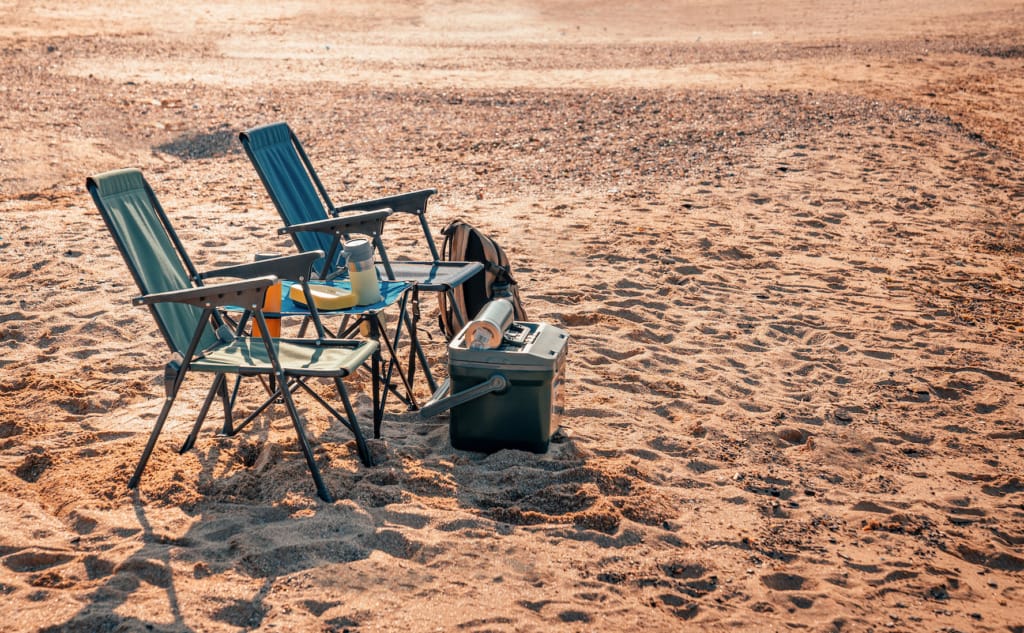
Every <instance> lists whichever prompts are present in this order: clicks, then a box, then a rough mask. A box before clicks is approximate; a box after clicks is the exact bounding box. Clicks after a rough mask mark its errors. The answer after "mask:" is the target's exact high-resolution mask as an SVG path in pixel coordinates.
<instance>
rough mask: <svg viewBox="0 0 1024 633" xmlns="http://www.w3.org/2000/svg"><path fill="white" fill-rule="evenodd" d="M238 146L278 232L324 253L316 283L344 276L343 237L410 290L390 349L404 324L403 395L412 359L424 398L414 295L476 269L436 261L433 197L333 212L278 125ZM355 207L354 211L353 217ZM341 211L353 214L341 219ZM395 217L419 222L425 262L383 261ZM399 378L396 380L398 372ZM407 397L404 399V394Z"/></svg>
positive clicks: (296, 146)
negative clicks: (362, 240) (354, 239)
mask: <svg viewBox="0 0 1024 633" xmlns="http://www.w3.org/2000/svg"><path fill="white" fill-rule="evenodd" d="M239 139H240V140H241V143H242V147H243V148H244V149H245V152H246V155H247V156H248V157H249V160H250V161H251V162H252V164H253V167H255V169H256V172H257V174H258V175H259V177H260V181H261V182H262V183H263V186H264V188H265V189H266V190H267V193H268V194H269V195H270V198H271V201H272V202H273V203H274V207H275V208H276V209H277V211H278V214H279V215H280V217H281V219H282V221H283V222H284V225H285V226H284V227H283V228H281V229H279V230H278V233H279V234H282V235H284V234H287V235H290V236H291V237H292V240H293V241H294V243H295V245H296V247H298V249H299V250H300V251H310V250H322V251H324V252H325V253H326V256H325V257H324V258H323V259H321V260H318V262H317V268H318V270H319V277H320V279H323V280H334V279H343V278H344V277H345V275H346V270H345V265H344V258H343V256H342V243H343V241H344V240H345V239H347V238H348V237H349V236H350V235H353V234H359V235H365V236H367V237H369V238H370V239H371V240H372V241H373V244H374V246H375V247H376V250H377V253H378V255H379V256H380V258H381V260H382V262H381V266H380V268H381V269H382V272H383V274H384V276H386V278H387V279H388V280H405V281H409V282H413V283H414V284H415V285H414V287H413V289H412V294H413V299H412V303H413V306H412V316H411V318H408V317H407V316H406V315H403V316H402V318H401V319H399V322H398V329H397V330H396V334H395V336H394V345H395V346H397V345H398V339H399V338H400V336H401V332H402V330H401V328H402V326H403V322H404V325H405V326H406V327H407V329H408V331H409V336H410V355H409V359H408V363H407V367H406V369H407V371H406V373H405V374H404V376H405V380H404V381H403V382H405V383H406V387H407V389H409V388H411V384H412V383H413V377H414V375H415V371H416V360H417V359H418V360H419V363H420V366H421V367H422V368H423V374H424V376H425V377H426V380H427V384H428V386H429V388H430V391H431V392H434V391H435V390H436V389H437V385H436V383H435V381H434V377H433V374H432V373H431V371H430V366H429V364H428V363H427V359H426V356H425V354H424V353H423V349H422V347H421V346H420V344H419V339H418V336H417V333H416V323H417V321H418V318H419V291H420V290H424V291H428V292H447V293H453V292H454V288H457V287H458V286H460V285H461V284H463V283H464V282H465V281H466V280H468V279H470V278H471V277H473V276H474V275H476V274H477V273H478V272H479V271H480V270H482V268H483V266H482V264H480V263H479V262H446V261H440V259H439V256H438V253H437V248H436V246H435V245H434V241H433V237H432V236H431V235H430V228H429V225H428V224H427V221H426V218H425V216H424V213H425V210H426V203H427V198H429V197H430V195H432V194H433V193H435V192H434V190H432V189H425V190H423V191H418V192H413V193H409V194H402V195H398V196H392V197H389V198H381V199H379V200H374V201H367V202H362V203H354V204H353V205H346V207H339V208H335V207H334V206H333V204H332V203H331V200H330V197H329V196H328V194H327V190H326V189H325V188H324V186H323V183H322V182H321V181H320V178H319V177H318V176H317V174H316V171H315V170H314V169H313V165H312V163H311V162H310V160H309V157H308V156H307V155H306V152H305V150H303V148H302V145H301V143H299V140H298V138H297V137H296V136H295V135H294V134H293V133H292V131H291V129H290V128H289V127H288V125H287V124H286V123H274V124H271V125H264V126H260V127H255V128H252V129H250V130H247V131H245V132H242V133H241V134H240V135H239ZM370 207H373V208H372V209H371V208H370ZM357 208H358V209H359V210H360V211H362V212H354V211H355V210H356V209H357ZM342 209H345V210H351V211H353V212H350V213H344V214H342V213H340V211H341V210H342ZM399 212H406V213H412V214H414V215H416V216H417V217H418V218H419V219H420V225H421V227H422V229H423V231H424V235H425V238H426V241H427V244H428V246H429V248H430V251H431V254H432V257H433V259H432V261H430V262H404V261H403V262H392V261H391V259H390V258H389V257H388V255H387V249H386V248H385V246H384V242H383V240H382V239H381V233H382V231H383V230H384V224H385V221H386V220H387V219H388V218H389V217H390V216H391V215H392V214H393V213H399ZM452 296H454V295H452ZM459 318H462V315H459ZM463 320H464V319H463ZM389 352H390V350H389ZM391 358H392V360H393V361H395V362H397V357H396V356H395V355H393V354H392V356H391ZM400 375H403V374H401V372H400ZM408 393H410V394H411V391H409V392H408ZM407 404H409V405H410V406H411V407H412V408H416V407H417V405H416V402H415V400H414V399H413V398H412V397H411V395H410V398H409V402H407Z"/></svg>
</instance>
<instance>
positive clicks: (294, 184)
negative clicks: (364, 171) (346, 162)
mask: <svg viewBox="0 0 1024 633" xmlns="http://www.w3.org/2000/svg"><path fill="white" fill-rule="evenodd" d="M238 138H239V140H241V141H242V147H243V148H245V153H246V155H248V156H249V160H250V161H252V164H253V167H255V168H256V173H257V174H259V176H260V180H261V181H263V186H264V188H265V189H266V190H267V193H268V194H270V199H271V200H272V201H273V202H274V207H276V208H277V212H278V214H279V215H280V216H281V220H283V221H284V223H285V226H292V225H295V224H303V223H305V222H314V221H316V220H326V219H327V218H328V210H329V209H331V208H332V205H331V200H330V198H329V197H328V196H327V191H326V189H324V186H323V184H322V183H321V182H320V178H319V177H318V176H317V175H316V171H315V170H314V169H313V165H312V164H311V163H310V161H309V157H308V156H307V155H306V152H305V150H303V149H302V145H301V144H300V143H299V139H298V138H296V136H295V134H293V133H292V130H291V128H289V127H288V124H287V123H283V122H281V123H271V124H269V125H262V126H259V127H254V128H252V129H250V130H246V131H245V132H242V133H241V134H239V135H238ZM292 239H293V240H294V241H295V245H296V246H297V247H298V248H299V250H301V251H313V250H321V251H324V252H325V253H329V252H330V250H331V240H332V237H331V235H329V234H325V233H313V232H301V233H295V234H293V235H292ZM322 265H323V264H322V262H317V264H316V265H315V266H314V267H315V268H316V269H317V270H319V269H320V268H321V267H322ZM336 265H337V261H335V262H331V265H330V266H329V267H328V269H329V270H333V269H334V268H335V266H336Z"/></svg>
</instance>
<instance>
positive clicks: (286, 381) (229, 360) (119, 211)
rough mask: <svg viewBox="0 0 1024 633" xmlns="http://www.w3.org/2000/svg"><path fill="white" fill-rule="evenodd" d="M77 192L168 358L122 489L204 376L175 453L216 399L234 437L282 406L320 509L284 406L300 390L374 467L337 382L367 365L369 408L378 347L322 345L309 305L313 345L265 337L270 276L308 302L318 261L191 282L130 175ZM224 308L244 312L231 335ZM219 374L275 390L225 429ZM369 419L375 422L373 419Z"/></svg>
mask: <svg viewBox="0 0 1024 633" xmlns="http://www.w3.org/2000/svg"><path fill="white" fill-rule="evenodd" d="M86 187H87V189H88V190H89V193H90V194H91V195H92V198H93V201H94V202H95V203H96V207H97V208H98V209H99V211H100V215H101V216H102V217H103V220H104V222H105V223H106V225H107V228H108V229H109V230H110V233H111V235H112V236H113V238H114V241H115V243H116V244H117V247H118V250H120V251H121V254H122V256H123V257H124V260H125V263H126V264H127V265H128V268H129V270H130V271H131V274H132V277H133V278H134V279H135V282H136V284H137V285H138V287H139V290H140V291H141V292H142V296H141V297H137V298H135V299H133V300H132V303H133V304H134V305H147V306H149V308H150V311H151V312H152V314H153V317H154V318H155V319H156V321H157V325H158V327H159V328H160V332H161V334H162V335H163V337H164V340H165V341H166V342H167V345H168V347H170V350H171V352H172V354H174V355H175V357H174V360H172V361H171V362H169V363H168V364H167V366H166V368H165V372H164V385H165V389H166V398H165V400H164V405H163V408H162V409H161V411H160V415H159V416H158V418H157V421H156V424H155V425H154V427H153V431H152V433H151V434H150V436H149V441H148V442H147V443H146V448H145V450H144V451H143V453H142V457H141V459H140V460H139V463H138V465H137V466H136V468H135V472H134V474H133V475H132V477H131V479H130V480H129V482H128V486H129V487H131V488H134V487H136V486H137V485H138V483H139V480H140V478H141V477H142V472H143V470H144V469H145V467H146V462H147V461H148V460H149V457H150V454H151V453H152V451H153V448H154V446H155V444H156V440H157V437H158V436H159V435H160V431H161V430H162V428H163V425H164V423H165V421H166V420H167V416H168V415H169V414H170V411H171V407H172V406H173V404H174V400H175V398H176V397H177V394H178V391H179V389H180V388H181V385H182V383H183V382H184V380H185V376H186V374H187V373H188V372H189V371H196V372H206V373H213V374H214V380H213V384H212V385H211V386H210V389H209V391H208V393H207V395H206V399H205V400H204V402H203V405H202V408H201V409H200V411H199V416H198V418H197V419H196V421H195V424H194V425H193V427H192V430H191V432H190V433H189V435H188V438H187V439H186V440H185V443H184V444H183V445H182V447H181V451H180V452H182V453H184V452H185V451H187V450H189V449H190V448H191V447H192V446H193V445H194V443H195V441H196V438H197V436H198V434H199V430H200V428H201V426H202V423H203V421H204V420H205V418H206V415H207V413H208V411H209V409H210V406H211V404H212V403H213V400H214V398H215V397H217V396H218V395H219V396H220V398H221V401H222V403H223V406H224V424H223V428H222V433H223V434H224V435H234V434H236V433H237V432H238V431H240V430H241V429H242V428H244V427H245V426H246V425H248V424H249V423H250V422H251V421H252V420H253V419H254V418H255V417H256V416H257V415H259V414H260V413H262V412H263V411H264V410H265V409H266V408H267V407H269V406H270V405H271V404H273V403H275V402H277V401H281V402H283V403H284V405H285V408H286V409H287V410H288V414H289V416H290V417H291V420H292V425H293V426H294V427H295V433H296V435H297V437H298V442H299V447H300V449H301V450H302V453H303V455H304V456H305V458H306V464H307V465H308V467H309V471H310V473H311V474H312V477H313V482H314V484H315V486H316V492H317V495H318V496H319V497H320V498H321V499H323V500H324V501H328V502H330V501H332V500H333V499H332V496H331V493H330V491H329V490H328V489H327V487H326V485H325V484H324V482H323V478H322V477H321V475H320V469H319V467H318V466H317V463H316V460H315V459H314V457H313V452H312V449H311V448H310V444H309V440H308V439H307V437H306V432H305V428H304V426H303V423H302V421H301V419H300V418H299V414H298V412H297V410H296V408H295V402H294V400H293V398H292V393H293V392H295V391H297V390H299V389H301V390H303V391H306V392H307V393H309V394H310V395H312V396H313V398H314V399H315V400H317V401H318V402H319V403H320V404H321V405H322V406H323V407H324V408H325V409H326V410H327V411H328V412H329V413H330V414H331V415H332V416H334V417H336V418H337V419H338V420H339V421H340V422H341V423H342V424H344V425H345V426H346V427H347V428H348V429H349V430H350V431H351V432H352V435H353V436H354V437H355V441H356V449H357V452H358V454H359V457H360V459H361V460H362V462H363V463H364V464H365V465H367V466H371V465H373V458H372V456H371V454H370V451H369V448H368V447H367V445H366V440H365V439H364V437H363V434H362V431H361V430H360V428H359V421H358V419H357V418H356V413H355V410H354V409H353V407H352V404H351V401H350V400H349V397H348V392H347V391H346V389H345V385H344V384H343V382H342V379H343V378H345V377H346V376H349V375H350V374H352V373H353V372H355V371H356V369H358V368H359V367H360V366H362V365H363V364H364V363H365V362H366V361H367V360H370V361H371V363H372V365H373V368H372V373H373V392H374V398H373V399H374V405H375V409H376V408H377V403H378V401H379V397H378V393H379V391H380V388H381V387H380V383H379V381H378V377H379V367H380V349H379V347H378V345H377V343H376V342H374V341H370V340H345V339H334V338H326V337H325V336H324V330H323V325H322V324H321V322H320V317H319V315H318V313H317V311H316V307H315V306H311V318H312V320H313V322H314V325H315V327H316V330H317V337H316V338H315V339H313V338H305V339H285V338H274V339H272V338H271V337H270V335H269V334H268V331H269V330H268V327H267V322H266V319H265V316H264V314H263V310H262V305H263V300H264V296H265V294H266V290H267V288H268V287H270V286H271V285H273V284H274V283H276V282H277V281H278V279H279V277H284V278H289V279H295V280H297V281H298V283H301V284H302V285H303V287H304V289H305V291H306V292H307V295H308V293H309V285H308V280H309V275H310V271H311V268H312V265H313V262H314V261H315V260H316V259H317V258H319V257H321V256H322V253H320V252H311V253H300V254H298V255H293V256H289V257H281V258H276V259H272V260H265V261H260V262H254V263H251V264H243V265H240V266H232V267H229V268H223V269H220V270H218V271H211V272H209V273H205V274H202V275H200V274H199V273H198V272H197V271H196V269H195V267H194V266H193V264H192V262H191V260H190V259H189V257H188V255H187V254H186V253H185V250H184V247H183V246H182V243H181V241H180V240H179V239H178V236H177V234H176V233H175V231H174V229H173V228H172V226H171V224H170V221H169V219H168V218H167V215H166V213H165V212H164V210H163V208H162V207H161V206H160V203H159V201H158V200H157V198H156V195H155V194H154V193H153V190H152V189H151V188H150V186H149V184H148V183H147V182H146V180H145V178H143V176H142V173H141V172H140V171H139V170H137V169H123V170H118V171H111V172H107V173H104V174H100V175H97V176H93V177H91V178H88V179H87V180H86ZM271 271H273V273H271ZM218 276H220V277H233V278H240V279H241V280H240V281H231V282H226V283H219V284H214V285H203V281H202V280H203V279H204V278H211V277H218ZM247 277H248V278H247ZM229 305H237V306H243V307H244V312H243V315H242V317H241V319H240V321H239V323H238V327H237V330H236V331H232V330H231V329H230V328H229V327H228V326H227V325H226V324H225V322H224V320H223V319H222V318H221V315H220V313H219V310H220V309H221V308H223V307H225V306H229ZM250 318H253V319H255V321H256V323H257V324H258V326H259V330H260V333H261V334H260V336H259V337H258V338H257V337H254V336H243V335H241V333H242V332H243V331H244V328H245V326H246V323H247V322H248V320H249V319H250ZM228 374H233V375H238V376H261V377H273V378H274V383H272V384H276V387H274V388H271V389H268V391H270V392H271V393H270V395H269V397H268V398H267V399H266V401H264V402H263V404H262V405H260V406H259V407H257V408H256V410H255V411H254V412H253V413H251V414H250V415H249V416H248V417H247V418H245V420H243V421H242V422H241V423H239V424H238V425H235V424H234V423H233V421H232V408H233V405H234V396H229V395H228V389H227V384H226V376H227V375H228ZM310 378H329V379H332V380H333V381H334V385H335V388H336V389H337V392H338V396H339V398H340V399H341V402H342V404H343V406H344V409H345V414H344V415H343V414H341V413H339V412H338V411H337V410H336V409H335V408H334V407H333V406H332V405H331V404H330V403H328V402H327V401H326V400H324V399H323V398H322V397H321V396H320V395H319V394H317V393H316V392H315V391H314V390H313V389H312V388H310V387H309V386H308V385H307V384H306V383H307V381H308V380H309V379H310ZM374 417H375V418H376V417H377V415H376V411H375V415H374Z"/></svg>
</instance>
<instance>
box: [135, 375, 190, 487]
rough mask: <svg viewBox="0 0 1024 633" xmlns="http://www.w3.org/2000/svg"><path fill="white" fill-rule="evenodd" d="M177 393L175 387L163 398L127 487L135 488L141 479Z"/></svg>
mask: <svg viewBox="0 0 1024 633" xmlns="http://www.w3.org/2000/svg"><path fill="white" fill-rule="evenodd" d="M175 387H177V385H175ZM177 395H178V390H177V388H175V389H174V393H173V394H170V395H168V396H167V397H166V398H164V406H163V408H161V409H160V415H159V416H157V419H156V424H154V425H153V431H152V432H151V433H150V434H149V441H148V442H146V448H145V449H143V451H142V457H141V458H139V463H138V465H137V466H135V473H134V474H133V475H132V478H131V479H129V480H128V487H129V488H135V487H137V486H138V485H139V480H140V479H142V471H143V470H145V469H146V462H148V461H149V456H150V454H152V453H153V447H154V446H156V438H157V437H158V436H159V435H160V431H162V430H163V428H164V422H166V421H167V415H168V414H169V413H170V412H171V406H172V405H173V404H174V397H175V396H177Z"/></svg>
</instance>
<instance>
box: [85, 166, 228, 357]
mask: <svg viewBox="0 0 1024 633" xmlns="http://www.w3.org/2000/svg"><path fill="white" fill-rule="evenodd" d="M85 185H86V188H87V189H88V190H89V193H90V194H91V195H92V199H93V202H95V203H96V208H97V209H99V212H100V215H101V216H102V217H103V221H104V222H105V223H106V225H107V228H108V229H109V230H110V234H111V236H113V238H114V242H115V243H116V244H117V248H118V250H119V251H121V255H122V256H123V257H124V261H125V263H126V264H128V269H129V270H131V273H132V277H133V278H134V279H135V283H136V284H137V285H138V287H139V290H140V291H141V292H142V294H144V295H148V294H153V293H157V292H166V291H168V290H181V289H182V288H190V287H192V286H193V283H192V280H193V279H196V278H198V274H197V272H196V269H195V267H194V266H193V265H192V262H191V260H189V259H188V256H187V255H186V254H185V250H184V248H183V246H182V244H181V242H180V241H179V240H178V236H177V234H176V233H175V232H174V229H173V228H172V227H171V225H170V221H169V220H168V219H167V215H166V214H165V213H164V210H163V208H162V207H161V206H160V202H159V201H158V200H157V199H156V195H155V194H154V193H153V190H152V189H151V188H150V186H149V183H147V182H146V179H145V178H143V176H142V172H140V171H139V170H138V169H120V170H117V171H109V172H106V173H103V174H99V175H97V176H92V177H90V178H88V179H87V180H86V183H85ZM150 307H151V308H152V312H153V316H154V317H155V318H156V321H157V325H158V326H159V327H160V333H161V334H163V337H164V340H166V341H167V345H168V346H169V347H170V348H171V350H172V351H174V352H177V353H179V354H184V353H185V352H186V351H188V344H189V342H190V341H191V339H192V336H193V334H194V333H195V330H196V326H197V325H198V324H199V319H200V317H201V316H202V310H200V309H199V308H197V307H194V306H190V305H185V304H181V303H160V304H156V305H152V306H150ZM216 341H217V337H216V334H215V332H214V330H213V328H212V326H211V327H208V328H207V332H205V333H204V334H203V338H202V339H201V340H200V342H199V348H198V349H204V348H206V347H209V346H210V345H212V344H214V343H216Z"/></svg>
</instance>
